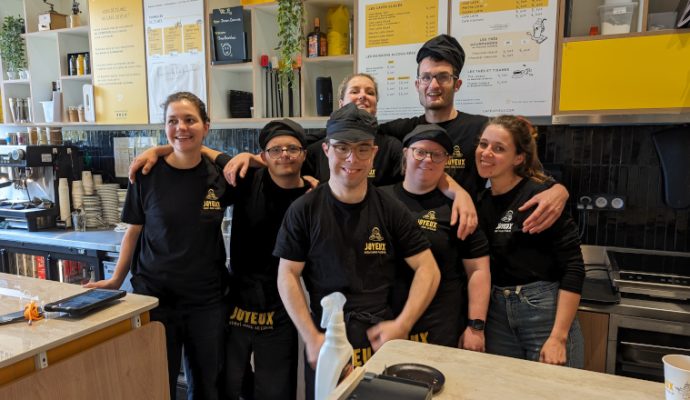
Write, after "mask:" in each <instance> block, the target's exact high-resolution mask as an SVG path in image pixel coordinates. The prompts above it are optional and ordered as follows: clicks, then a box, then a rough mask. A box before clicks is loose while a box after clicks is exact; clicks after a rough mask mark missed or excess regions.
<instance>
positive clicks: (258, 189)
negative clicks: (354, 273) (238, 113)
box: [216, 119, 309, 399]
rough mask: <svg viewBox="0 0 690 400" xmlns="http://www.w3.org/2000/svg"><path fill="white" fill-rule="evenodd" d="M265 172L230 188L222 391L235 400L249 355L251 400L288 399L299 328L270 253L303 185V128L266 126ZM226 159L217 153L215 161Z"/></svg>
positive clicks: (287, 123) (262, 141) (281, 123)
mask: <svg viewBox="0 0 690 400" xmlns="http://www.w3.org/2000/svg"><path fill="white" fill-rule="evenodd" d="M259 145H260V146H261V148H262V149H263V151H262V152H261V158H262V159H263V161H264V162H265V163H266V166H267V167H266V168H259V169H249V171H248V172H247V175H246V176H245V177H244V178H240V179H238V184H237V186H236V187H235V188H231V189H230V190H231V192H232V203H233V204H234V209H233V221H232V233H231V236H230V260H231V270H232V275H231V281H230V295H229V297H230V308H229V309H230V317H229V333H228V337H227V343H226V354H227V356H226V375H225V392H226V396H227V398H230V399H238V398H239V397H240V394H241V391H242V382H243V379H244V378H246V374H250V373H251V367H250V366H249V359H250V356H251V355H252V352H253V354H254V390H253V393H254V397H255V398H257V399H294V398H295V396H296V393H297V388H296V383H297V331H296V330H295V327H294V325H293V324H292V322H291V321H290V318H289V316H288V315H287V313H286V311H285V308H284V306H283V304H282V302H281V300H280V296H279V294H278V288H277V275H278V258H277V257H273V256H272V255H271V252H272V251H273V247H274V244H275V239H276V236H277V234H278V230H279V229H280V224H281V222H282V220H283V216H284V215H285V212H286V210H287V209H288V207H289V206H290V204H292V202H293V201H294V200H295V199H297V198H298V197H300V196H301V195H303V194H304V193H305V192H306V191H307V190H308V189H309V186H308V185H306V184H305V182H304V181H303V180H302V178H301V177H300V170H301V168H302V163H303V162H304V159H305V150H304V145H305V135H304V130H303V129H302V127H301V126H300V125H299V124H297V123H296V122H294V121H292V120H289V119H282V120H276V121H271V122H269V123H268V124H267V125H266V126H265V127H264V128H263V129H262V130H261V132H260V134H259ZM229 159H230V157H229V156H227V155H225V154H221V155H219V156H218V157H217V158H216V163H217V164H219V165H221V166H223V165H224V164H225V163H227V161H228V160H229Z"/></svg>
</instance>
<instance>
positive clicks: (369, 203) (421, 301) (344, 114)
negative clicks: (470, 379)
mask: <svg viewBox="0 0 690 400" xmlns="http://www.w3.org/2000/svg"><path fill="white" fill-rule="evenodd" d="M376 129H377V123H376V119H375V118H374V117H373V116H372V115H371V114H369V113H367V112H366V111H363V110H360V109H358V108H357V107H356V105H355V104H352V103H351V104H348V105H347V106H345V107H343V108H341V109H339V110H337V111H335V112H334V113H333V114H331V118H330V119H329V120H328V123H327V127H326V134H327V138H328V140H327V142H326V143H324V145H323V151H324V152H325V153H326V155H327V156H328V161H329V167H330V179H329V181H328V184H325V185H320V186H319V187H317V188H316V189H314V190H312V191H311V192H309V193H307V194H306V195H304V196H302V197H301V198H299V199H298V200H296V201H295V202H294V203H293V204H292V206H291V207H290V208H289V209H288V211H287V213H286V214H285V219H284V220H283V225H282V227H281V228H280V232H279V233H278V238H277V240H276V247H275V250H274V252H273V254H274V255H275V256H276V257H280V264H279V267H278V268H279V270H278V290H279V291H280V297H281V298H282V299H283V303H284V304H285V308H286V309H287V311H288V314H289V315H290V318H292V320H293V322H294V323H295V325H296V327H297V330H298V331H299V332H300V334H301V336H302V338H303V339H304V341H305V345H306V353H307V361H308V364H309V366H310V368H307V369H306V370H305V372H306V377H307V379H306V381H307V385H306V386H307V396H308V398H311V397H312V396H313V394H314V392H313V368H314V367H315V364H316V361H317V358H318V354H319V350H320V348H321V345H322V344H323V341H324V334H323V333H322V332H321V330H320V329H319V328H317V323H318V322H319V321H320V320H321V313H322V309H321V304H320V302H321V299H322V298H323V297H324V296H326V295H328V294H330V293H332V292H336V291H339V292H341V293H343V294H344V295H345V297H346V298H347V303H345V309H344V312H345V320H346V328H347V336H348V340H349V341H350V343H351V344H352V346H353V348H354V353H353V363H354V364H355V365H362V364H363V363H364V362H366V361H367V359H368V358H369V357H370V356H371V353H372V352H373V351H376V350H378V349H379V348H380V347H381V345H383V343H385V342H386V341H388V340H391V339H396V338H407V337H408V334H409V331H410V329H411V328H412V326H413V325H414V323H415V322H416V320H417V319H418V318H419V316H420V315H421V314H422V312H423V311H424V309H426V307H427V306H428V304H429V302H430V301H431V299H432V297H433V296H434V293H435V292H436V288H437V286H438V282H439V271H438V267H437V265H436V261H435V260H434V257H433V255H432V254H431V251H430V250H429V246H430V244H429V242H428V240H427V239H426V238H425V237H424V235H423V234H422V232H421V231H420V229H419V228H418V227H417V226H416V225H415V223H414V220H412V217H411V216H410V214H409V212H408V211H407V210H406V209H405V208H404V206H403V205H402V204H400V203H399V202H398V201H397V200H395V199H394V198H392V197H390V196H388V195H386V194H384V193H383V192H382V191H381V189H378V188H376V187H374V186H373V185H371V184H370V183H369V182H367V176H368V175H369V170H370V169H371V166H372V160H373V157H374V155H375V154H376V151H377V148H376V146H375V144H374V135H375V133H376ZM402 259H404V260H405V261H406V262H407V264H408V265H409V267H410V268H412V269H413V270H414V271H415V272H414V278H413V280H412V285H411V289H410V293H409V296H408V297H407V301H406V303H405V306H404V307H403V309H402V311H401V313H400V314H399V315H398V317H397V318H395V319H393V314H392V310H391V308H390V305H389V295H390V290H391V287H392V285H393V283H394V279H395V274H396V269H397V268H398V265H399V264H398V262H399V260H402ZM300 277H303V278H304V282H305V284H306V287H307V291H308V292H309V299H310V305H311V312H310V310H309V308H308V307H307V302H306V298H305V295H304V292H303V291H302V286H301V284H300Z"/></svg>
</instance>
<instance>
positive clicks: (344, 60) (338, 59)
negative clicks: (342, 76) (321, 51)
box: [302, 54, 355, 64]
mask: <svg viewBox="0 0 690 400" xmlns="http://www.w3.org/2000/svg"><path fill="white" fill-rule="evenodd" d="M354 60H355V57H354V55H353V54H343V55H342V56H323V57H302V62H303V63H304V64H320V63H333V64H348V63H353V62H354Z"/></svg>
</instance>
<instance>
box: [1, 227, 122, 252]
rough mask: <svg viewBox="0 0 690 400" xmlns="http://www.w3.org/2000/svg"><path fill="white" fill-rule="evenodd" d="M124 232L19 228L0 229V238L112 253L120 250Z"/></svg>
mask: <svg viewBox="0 0 690 400" xmlns="http://www.w3.org/2000/svg"><path fill="white" fill-rule="evenodd" d="M123 236H124V232H115V231H113V230H112V229H111V230H91V231H89V230H87V231H86V232H75V231H74V230H46V231H37V232H29V231H25V230H19V229H5V230H0V240H8V241H13V242H23V243H31V244H39V245H40V244H42V245H51V246H60V247H73V248H81V249H89V250H100V251H107V252H113V253H119V252H120V243H121V242H122V237H123Z"/></svg>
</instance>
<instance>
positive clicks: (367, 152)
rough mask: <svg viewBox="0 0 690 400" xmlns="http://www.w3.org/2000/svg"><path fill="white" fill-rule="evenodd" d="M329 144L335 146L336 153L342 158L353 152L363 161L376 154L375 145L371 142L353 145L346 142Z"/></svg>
mask: <svg viewBox="0 0 690 400" xmlns="http://www.w3.org/2000/svg"><path fill="white" fill-rule="evenodd" d="M329 146H330V147H332V148H333V152H334V153H335V155H336V156H337V157H338V158H340V159H342V160H344V159H346V158H348V157H350V154H352V153H353V152H354V153H355V156H356V157H357V158H359V159H360V160H362V161H364V160H368V159H370V158H371V157H372V156H373V155H374V146H373V145H371V144H359V145H351V144H345V143H331V144H330V145H329Z"/></svg>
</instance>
